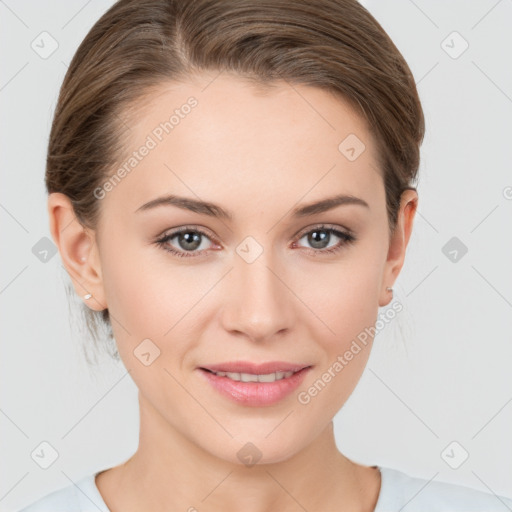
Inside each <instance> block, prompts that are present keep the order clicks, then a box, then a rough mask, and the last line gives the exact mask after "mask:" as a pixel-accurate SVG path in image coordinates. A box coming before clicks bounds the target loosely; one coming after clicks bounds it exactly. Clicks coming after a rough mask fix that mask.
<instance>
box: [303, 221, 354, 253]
mask: <svg viewBox="0 0 512 512" xmlns="http://www.w3.org/2000/svg"><path fill="white" fill-rule="evenodd" d="M333 235H334V238H338V239H339V242H338V243H336V244H334V245H332V246H329V242H331V241H332V238H333ZM303 238H304V239H306V241H307V243H309V244H310V245H311V246H312V248H309V247H306V249H307V250H308V252H311V253H312V254H313V255H317V254H324V253H328V254H332V253H335V252H338V251H340V250H342V249H343V248H344V247H345V246H346V245H348V244H353V243H354V242H355V241H356V237H355V236H354V235H353V234H352V233H349V232H345V231H341V230H339V229H336V228H334V227H329V226H326V225H324V224H322V225H320V226H316V227H314V228H313V229H309V231H306V232H305V233H304V232H303V233H302V234H300V235H299V241H300V240H302V239H303Z"/></svg>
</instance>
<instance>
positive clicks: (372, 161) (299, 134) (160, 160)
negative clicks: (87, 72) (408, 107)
mask: <svg viewBox="0 0 512 512" xmlns="http://www.w3.org/2000/svg"><path fill="white" fill-rule="evenodd" d="M134 107H135V108H132V109H131V110H130V111H127V116H126V118H125V119H126V123H127V125H128V126H129V127H130V130H129V131H128V137H127V144H126V148H127V151H126V154H125V155H124V156H125V158H124V160H123V161H122V162H119V167H121V166H123V165H124V167H125V169H126V172H125V173H123V174H124V176H123V179H122V182H121V183H119V185H117V186H115V187H114V190H113V191H112V192H111V193H109V195H108V197H109V200H112V199H114V198H115V197H116V196H118V197H119V196H121V195H122V194H123V193H124V195H125V197H124V200H125V201H128V202H129V203H130V207H133V209H135V208H137V207H138V206H140V204H142V203H143V202H144V201H148V200H151V199H154V197H155V195H161V194H163V193H177V194H178V193H180V194H181V195H188V196H190V197H194V196H197V197H200V198H202V199H205V200H212V201H214V202H220V203H222V202H226V203H227V204H230V205H233V208H237V207H241V208H243V205H244V204H246V205H247V204H248V203H247V200H249V199H251V198H252V201H254V197H255V196H257V197H260V198H261V201H262V202H264V201H265V200H266V201H272V202H275V197H276V194H280V197H281V198H282V200H283V202H284V203H286V204H288V203H290V204H289V206H291V205H292V204H294V203H296V202H297V201H298V200H299V199H300V198H301V197H303V198H304V201H306V202H310V201H313V200H315V199H317V198H319V197H320V198H323V197H325V196H326V195H332V194H333V193H337V192H339V193H347V194H353V195H356V196H361V195H365V196H366V199H367V200H369V201H371V200H372V199H371V196H372V194H374V195H375V194H379V193H380V191H379V187H382V178H381V175H380V170H379V169H378V164H377V155H376V148H375V145H374V141H373V138H372V137H371V135H370V133H369V131H368V130H367V127H366V123H365V120H364V119H362V118H361V117H360V116H358V115H357V114H356V113H355V111H354V110H353V109H352V108H351V107H350V105H349V104H348V103H347V102H346V101H344V100H343V99H341V98H340V97H338V96H335V95H333V94H331V93H330V92H328V91H325V90H322V89H319V88H316V87H311V86H307V85H301V84H291V83H288V82H286V81H279V82H273V83H272V84H270V86H266V85H265V86H264V85H259V84H255V83H253V82H250V81H249V80H246V79H242V78H240V77H238V76H234V75H227V74H203V75H197V76H195V77H191V78H190V79H188V80H185V81H181V82H167V83H162V84H160V85H159V86H158V87H157V88H154V89H153V90H152V91H151V93H149V94H147V95H146V96H145V97H144V98H142V99H141V100H140V101H139V102H138V103H136V104H135V105H134ZM144 147H146V148H147V149H145V150H143V148H144ZM133 152H137V153H139V155H138V156H137V157H135V156H133ZM140 153H144V156H142V157H141V156H140ZM130 158H131V160H132V161H131V164H128V165H126V164H127V163H128V160H129V159H130ZM134 159H135V160H136V161H133V160H134ZM115 171H116V170H115V169H114V170H113V172H114V173H115ZM233 192H236V194H234V193H233ZM235 198H236V199H238V201H235ZM235 203H236V204H235ZM284 203H283V205H284ZM133 209H132V210H133ZM230 209H231V208H230Z"/></svg>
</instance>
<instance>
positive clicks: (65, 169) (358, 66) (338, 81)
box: [46, 0, 425, 355]
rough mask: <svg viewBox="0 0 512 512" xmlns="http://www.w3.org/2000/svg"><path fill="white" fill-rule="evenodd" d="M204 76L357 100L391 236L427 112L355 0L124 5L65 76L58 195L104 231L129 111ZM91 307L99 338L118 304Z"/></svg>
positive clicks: (405, 70)
mask: <svg viewBox="0 0 512 512" xmlns="http://www.w3.org/2000/svg"><path fill="white" fill-rule="evenodd" d="M203 70H213V71H227V72H231V73H236V74H238V75H239V76H240V77H243V78H246V79H249V80H252V81H253V82H254V83H255V84H262V85H271V84H272V82H274V81H276V80H283V79H284V80H287V81H288V82H290V83H292V84H305V85H311V86H315V87H319V88H322V89H324V90H327V91H330V92H333V93H335V94H338V95H340V96H341V97H342V98H343V99H344V100H346V101H348V102H349V103H350V104H351V105H352V107H353V108H354V109H356V112H358V113H359V114H360V115H361V116H362V117H363V119H365V120H366V122H367V125H368V128H369V130H370V132H371V133H372V134H373V136H374V139H375V142H376V144H377V148H378V154H379V159H380V161H379V164H380V169H381V171H382V176H383V180H384V187H385V191H386V204H387V214H388V219H389V227H390V233H392V231H393V230H394V228H395V226H396V221H397V214H398V210H399V205H400V197H401V194H402V192H403V191H404V190H405V189H407V188H414V187H413V186H412V184H413V181H414V180H416V177H417V170H418V166H419V153H420V145H421V142H422V140H423V136H424V130H425V126H424V117H423V111H422V108H421V104H420V100H419V97H418V93H417V90H416V85H415V81H414V78H413V76H412V73H411V71H410V69H409V67H408V65H407V63H406V62H405V60H404V58H403V56H402V55H401V53H400V52H399V51H398V49H397V48H396V46H395V45H394V44H393V42H392V41H391V39H390V38H389V36H388V35H387V34H386V32H385V31H384V29H383V28H382V27H381V26H380V24H379V23H378V22H377V21H376V20H375V19H374V18H373V16H372V15H371V14H370V13H369V12H368V11H367V10H366V9H365V8H364V7H363V6H362V5H360V4H359V3H358V2H357V1H355V0H314V1H311V0H119V1H117V2H116V3H115V4H114V5H113V6H112V7H111V8H110V9H109V10H108V11H107V12H106V13H105V14H104V15H103V16H102V17H101V18H100V19H99V20H98V21H97V22H96V23H95V25H94V26H93V27H92V28H91V30H90V31H89V33H88V34H87V36H86V37H85V39H84V40H83V41H82V43H81V44H80V46H79V48H78V50H77V51H76V53H75V55H74V57H73V59H72V61H71V64H70V65H69V69H68V71H67V73H66V76H65V78H64V81H63V84H62V87H61V90H60V95H59V99H58V104H57V107H56V111H55V117H54V119H53V124H52V129H51V133H50V140H49V146H48V157H47V167H46V188H47V191H48V193H51V192H61V193H63V194H66V195H67V196H68V197H69V198H70V200H71V202H72V204H73V208H74V211H75V214H76V217H77V219H78V220H79V222H80V223H81V224H82V225H83V226H85V227H89V228H91V229H94V228H95V226H96V225H97V222H98V219H99V215H100V203H101V201H98V199H97V198H96V196H95V195H94V193H93V191H94V190H95V189H96V188H97V187H98V186H100V185H101V184H102V182H103V181H104V180H105V178H106V177H107V176H108V175H109V174H111V171H112V169H113V167H114V166H115V165H117V164H118V163H119V162H121V161H122V155H123V151H124V150H125V148H124V146H123V143H125V138H124V137H123V136H122V135H120V134H122V132H123V131H125V130H126V128H125V127H124V126H123V123H122V121H121V115H126V113H127V112H131V110H130V109H131V108H132V107H135V106H136V105H137V104H138V100H141V99H142V98H144V97H148V95H149V94H150V93H151V91H152V89H153V88H155V87H157V86H158V85H161V84H162V82H165V81H172V80H180V79H181V80H183V79H185V80H186V78H187V76H190V75H191V74H192V73H197V72H201V71H203ZM340 142H341V141H340ZM109 171H110V172H109ZM82 307H84V308H85V311H84V314H85V315H86V322H87V326H88V328H89V330H90V332H91V334H92V335H93V338H96V335H97V333H98V331H97V328H98V327H100V326H101V325H103V326H107V328H109V327H108V326H109V325H110V319H109V313H108V309H106V310H104V311H102V312H100V313H97V312H92V311H91V310H90V309H89V308H87V307H86V306H84V305H82ZM110 336H111V331H110ZM114 353H115V351H114ZM114 355H115V354H114Z"/></svg>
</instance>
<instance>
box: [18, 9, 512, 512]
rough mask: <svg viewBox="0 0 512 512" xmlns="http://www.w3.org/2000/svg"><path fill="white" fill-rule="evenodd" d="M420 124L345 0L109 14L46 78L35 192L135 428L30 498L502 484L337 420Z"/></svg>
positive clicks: (130, 501)
mask: <svg viewBox="0 0 512 512" xmlns="http://www.w3.org/2000/svg"><path fill="white" fill-rule="evenodd" d="M423 135H424V119H423V112H422V109H421V104H420V101H419V98H418V94H417V91H416V87H415V83H414V79H413V76H412V74H411V72H410V70H409V68H408V66H407V64H406V62H405V61H404V59H403V57H402V56H401V54H400V53H399V51H398V50H397V48H396V47H395V45H394V44H393V43H392V42H391V40H390V39H389V37H388V36H387V35H386V33H385V32H384V31H383V29H382V28H381V27H380V25H379V24H378V23H377V22H376V20H375V19H374V18H373V17H372V16H371V15H370V14H369V13H368V12H367V11H366V10H365V9H364V8H363V7H362V6H361V5H359V4H358V3H357V2H355V1H342V0H337V1H331V0H322V1H316V2H314V3H311V2H307V1H305V0H302V1H294V2H291V1H289V0H288V1H282V0H279V1H274V0H272V1H270V0H268V1H258V2H254V1H248V0H225V1H211V0H210V1H208V0H187V1H184V0H165V1H164V0H154V1H142V2H140V1H139V2H136V1H132V0H128V1H124V0H121V1H119V2H117V3H116V4H115V5H114V6H113V7H112V8H111V9H110V10H109V11H108V12H107V13H106V14H105V15H104V16H102V18H101V19H100V20H99V21H98V22H97V23H96V24H95V26H94V27H93V28H92V29H91V31H90V32H89V34H88V35H87V37H86V38H85V40H84V41H83V43H82V44H81V46H80V48H79V49H78V51H77V52H76V54H75V57H74V58H73V61H72V62H71V64H70V66H69V69H68V72H67V74H66V77H65V80H64V83H63V85H62V89H61V93H60V97H59V102H58V105H57V109H56V112H55V118H54V122H53V126H52V132H51V137H50V143H49V150H48V164H47V173H46V185H47V190H48V192H49V199H48V212H49V217H50V228H51V233H52V236H53V239H54V241H55V243H56V245H57V246H58V248H59V252H60V255H61V258H62V260H63V264H64V266H65V268H66V270H67V271H68V273H69V276H70V278H71V280H72V282H73V286H74V288H75V291H76V293H77V294H79V295H80V296H81V297H82V298H83V301H84V303H85V305H86V307H87V308H89V310H90V311H91V312H92V313H91V314H92V315H93V316H92V317H91V326H94V325H95V323H94V322H97V321H98V319H101V321H103V322H105V323H106V325H107V326H111V329H112V336H113V339H114V340H115V343H116V346H117V349H118V351H119V356H120V358H121V359H122V361H123V364H124V365H125V366H126V368H127V370H128V371H129V372H130V375H131V376H132V378H133V380H134V382H135V384H136V385H137V386H138V388H139V405H140V440H139V447H138V449H137V451H136V453H135V454H134V455H133V456H132V457H131V458H130V459H128V460H127V461H126V462H124V463H123V464H121V465H119V466H115V467H113V468H106V469H105V470H103V471H100V472H97V473H95V474H93V475H90V476H88V477H86V478H84V479H83V480H82V481H81V482H80V483H79V488H80V489H79V490H78V489H77V488H76V487H75V486H69V487H67V488H65V489H61V490H59V491H56V492H54V493H52V494H51V495H48V496H46V497H44V498H42V499H41V500H39V501H38V502H36V503H34V504H33V505H31V506H29V507H27V508H25V509H24V510H26V511H30V512H34V511H36V510H37V511H41V510H97V509H98V508H99V509H100V510H111V511H123V512H129V511H131V510H134V511H135V510H138V511H140V510H152V511H160V510H162V511H163V510H189V511H193V510H200V511H201V510H211V511H220V510H222V511H226V510H239V509H241V508H243V509H251V510H255V511H263V510H275V509H280V510H285V511H288V510H289V511H292V510H309V511H313V510H326V511H327V510H329V511H331V510H332V511H334V510H336V511H354V510H361V511H363V510H364V511H376V512H387V511H392V510H393V511H395V510H401V509H402V508H403V507H404V506H405V505H406V503H408V502H410V503H409V505H408V508H407V510H446V511H448V510H450V511H452V510H453V511H455V510H460V511H461V510H481V511H483V510H486V511H489V510H503V509H504V505H508V506H509V508H510V507H512V500H508V499H507V498H504V497H497V496H494V495H491V494H487V493H483V492H480V491H476V490H473V489H469V488H465V487H462V486H457V485H451V484H447V483H441V482H430V483H429V482H427V481H422V480H421V479H417V478H413V477H410V476H408V475H405V474H404V473H401V472H399V471H396V470H392V469H391V468H385V467H380V466H376V465H374V466H363V465H360V464H357V463H356V462H354V461H352V460H350V459H349V458H348V457H346V456H345V455H343V454H342V453H341V452H340V451H339V450H338V449H337V447H336V443H335V438H334V433H333V424H332V419H333V417H334V415H335V414H336V412H338V411H339V409H340V408H341V407H342V406H343V405H344V403H345V402H346V401H347V400H348V398H349V397H350V395H351V393H352V392H353V390H354V389H355V387H356V385H357V383H358V381H359V378H360V376H361V374H362V372H363V370H364V368H365V365H366V362H367V360H368V357H369V354H370V351H371V347H372V342H373V335H374V333H375V330H374V329H373V330H372V326H373V325H374V324H375V320H376V317H377V312H378V308H379V307H383V306H388V305H390V306H391V307H392V306H393V302H392V301H393V289H392V287H393V283H394V282H395V280H396V278H397V276H398V275H399V273H400V271H401V268H402V266H403V263H404V258H405V253H406V248H407V244H408V242H409V239H410V235H411V231H412V227H413V221H414V216H415V212H416V208H417V203H418V195H417V192H416V189H415V188H414V186H413V184H414V180H415V179H416V175H417V170H418V165H419V149H420V144H421V142H422V139H423ZM362 333H365V334H366V336H362ZM500 507H501V508H500Z"/></svg>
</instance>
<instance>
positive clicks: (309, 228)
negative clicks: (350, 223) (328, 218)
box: [293, 222, 355, 239]
mask: <svg viewBox="0 0 512 512" xmlns="http://www.w3.org/2000/svg"><path fill="white" fill-rule="evenodd" d="M315 229H333V230H336V231H340V230H342V231H343V232H344V233H345V234H346V235H348V236H353V237H355V233H354V232H353V231H352V230H351V229H348V228H347V227H345V226H340V225H339V224H329V223H326V222H319V223H318V224H312V225H311V226H307V227H305V228H303V229H301V230H300V231H299V232H298V233H297V234H295V235H294V236H293V238H294V239H298V238H299V239H300V238H302V237H303V236H304V235H306V234H307V233H309V232H310V231H313V230H315Z"/></svg>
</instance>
